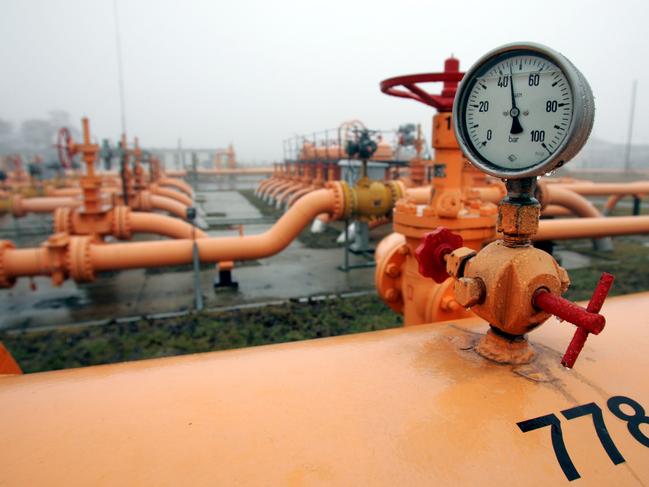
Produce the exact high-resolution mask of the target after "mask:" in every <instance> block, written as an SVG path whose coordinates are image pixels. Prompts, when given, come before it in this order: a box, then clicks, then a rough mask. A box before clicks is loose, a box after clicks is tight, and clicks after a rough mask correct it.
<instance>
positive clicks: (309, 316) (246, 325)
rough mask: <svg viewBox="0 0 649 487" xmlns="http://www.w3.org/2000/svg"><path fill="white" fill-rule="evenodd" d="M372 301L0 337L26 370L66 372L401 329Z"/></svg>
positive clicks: (369, 298)
mask: <svg viewBox="0 0 649 487" xmlns="http://www.w3.org/2000/svg"><path fill="white" fill-rule="evenodd" d="M401 324H402V319H401V316H399V315H397V314H395V313H394V312H392V311H391V310H390V309H389V308H388V307H387V306H386V305H385V304H384V303H383V302H382V301H381V300H380V299H379V297H378V296H376V295H368V296H361V297H353V298H336V299H328V300H324V301H312V302H307V303H298V302H289V303H287V304H284V305H277V306H266V307H263V308H257V309H242V310H235V311H227V312H214V313H200V314H196V315H190V316H186V317H182V318H170V319H164V320H148V319H142V320H140V321H138V322H133V323H124V324H118V323H112V324H109V325H105V326H89V327H83V328H71V327H70V328H61V329H57V330H51V331H22V332H11V333H9V332H0V341H2V342H4V344H5V345H6V346H7V348H8V349H9V350H10V351H11V353H12V354H13V356H14V357H15V358H16V360H17V361H18V363H19V364H20V366H21V367H22V369H23V371H25V372H40V371H45V370H56V369H67V368H72V367H84V366H88V365H98V364H108V363H114V362H123V361H126V360H140V359H147V358H154V357H165V356H172V355H182V354H187V353H197V352H209V351H213V350H226V349H231V348H240V347H248V346H256V345H265V344H269V343H281V342H290V341H296V340H306V339H310V338H321V337H328V336H335V335H344V334H348V333H358V332H364V331H372V330H381V329H385V328H394V327H397V326H401Z"/></svg>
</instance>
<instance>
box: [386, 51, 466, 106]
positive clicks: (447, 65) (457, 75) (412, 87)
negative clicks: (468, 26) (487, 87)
mask: <svg viewBox="0 0 649 487" xmlns="http://www.w3.org/2000/svg"><path fill="white" fill-rule="evenodd" d="M459 69H460V62H459V61H458V60H457V59H455V58H449V59H447V60H446V61H445V62H444V71H443V72H442V73H426V74H410V75H405V76H396V77H394V78H388V79H385V80H383V81H381V85H380V87H381V91H382V92H383V93H385V94H386V95H391V96H398V97H399V98H410V99H411V100H416V101H418V102H421V103H423V104H425V105H429V106H431V107H433V108H436V109H437V110H438V111H440V112H450V111H451V110H453V100H454V99H455V92H456V91H457V84H458V82H459V81H461V80H462V77H463V76H464V73H461V72H460V71H459ZM434 82H443V83H444V87H443V89H442V93H441V95H433V94H431V93H428V92H427V91H425V90H423V89H422V88H420V87H419V86H417V83H434ZM399 86H402V87H404V88H406V90H408V91H405V90H400V89H397V87H399Z"/></svg>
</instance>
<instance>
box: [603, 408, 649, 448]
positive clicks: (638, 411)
mask: <svg viewBox="0 0 649 487" xmlns="http://www.w3.org/2000/svg"><path fill="white" fill-rule="evenodd" d="M622 404H626V405H627V406H629V407H630V408H631V409H633V413H634V414H626V413H625V412H624V411H622V408H621V407H620V406H621V405H622ZM606 405H607V406H608V408H609V409H610V410H611V412H612V413H613V414H614V415H615V416H617V417H618V418H620V419H621V420H622V421H626V422H627V425H626V426H627V428H628V429H629V433H631V436H633V437H634V438H635V439H636V441H637V442H638V443H642V444H643V445H644V446H646V447H647V448H649V437H647V435H645V434H644V433H643V432H642V431H640V425H641V424H646V425H649V418H648V417H647V413H646V412H645V410H644V408H643V407H642V406H641V405H640V404H638V403H637V402H636V401H634V400H633V399H631V398H630V397H625V396H614V397H612V398H610V399H609V400H608V401H607V402H606Z"/></svg>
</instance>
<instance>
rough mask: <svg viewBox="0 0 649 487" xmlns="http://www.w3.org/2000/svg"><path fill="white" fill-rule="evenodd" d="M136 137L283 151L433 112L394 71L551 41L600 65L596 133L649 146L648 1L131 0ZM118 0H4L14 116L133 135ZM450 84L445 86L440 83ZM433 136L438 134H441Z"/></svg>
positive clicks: (579, 61)
mask: <svg viewBox="0 0 649 487" xmlns="http://www.w3.org/2000/svg"><path fill="white" fill-rule="evenodd" d="M118 9H119V22H120V30H121V35H122V49H123V60H124V77H125V86H126V120H127V122H126V123H127V131H128V133H129V135H131V136H133V135H138V136H139V137H140V140H141V141H142V145H144V146H157V147H161V146H162V147H174V146H175V145H176V142H177V139H178V138H179V137H182V140H183V145H185V146H195V147H198V146H200V147H221V146H224V145H226V144H227V143H229V142H233V143H234V144H235V148H236V150H237V152H238V154H239V157H240V159H242V160H247V161H252V160H257V161H268V160H272V159H276V158H280V157H281V155H282V140H283V139H284V138H286V137H288V136H290V135H293V134H296V133H307V132H312V131H316V130H321V129H325V128H332V127H336V126H337V125H338V124H339V123H340V122H342V121H343V120H346V119H350V118H359V119H361V120H363V121H364V122H365V123H366V124H367V125H368V126H370V127H373V128H384V129H390V128H396V127H397V126H398V125H399V124H401V123H405V122H415V123H422V124H423V125H424V127H425V130H426V133H427V134H429V131H430V120H431V116H432V115H433V110H432V109H430V108H428V107H426V106H424V105H420V104H418V103H416V102H413V101H409V100H402V99H398V98H392V97H388V96H386V95H384V94H382V93H381V92H380V91H379V88H378V85H379V82H380V81H381V80H382V79H384V78H387V77H391V76H396V75H401V74H410V73H421V72H431V71H440V70H441V69H442V66H443V61H444V59H445V58H446V57H448V56H449V55H450V54H451V53H452V54H454V55H455V56H456V57H458V58H459V59H460V61H461V68H462V69H463V70H464V69H466V68H468V67H469V66H470V65H471V64H472V63H473V62H474V61H475V60H476V59H477V58H478V57H479V56H480V55H482V54H484V53H485V52H486V51H488V50H490V49H491V48H494V47H496V46H498V45H501V44H504V43H508V42H514V41H526V40H527V41H534V42H539V43H542V44H546V45H548V46H550V47H552V48H554V49H556V50H558V51H560V52H562V53H563V54H564V55H566V56H567V57H568V58H569V59H571V60H572V61H573V63H574V64H575V65H576V66H577V67H578V68H579V69H580V70H581V71H582V72H583V73H584V74H585V76H586V77H587V78H588V80H589V81H590V83H591V86H592V88H593V92H594V94H595V97H596V106H597V112H596V117H595V128H594V132H593V134H594V136H596V137H598V138H602V139H606V140H609V141H613V142H624V141H625V140H626V134H627V128H628V118H629V104H630V93H631V82H632V79H634V78H635V79H637V80H638V83H639V84H638V99H637V109H636V125H635V130H634V142H637V143H649V117H648V116H647V113H648V109H649V56H647V48H648V47H649V41H648V39H649V27H648V25H647V21H648V20H649V16H648V14H649V2H647V1H646V0H644V1H626V0H617V1H611V0H606V1H594V0H590V1H573V0H560V1H555V0H537V1H533V2H532V1H523V0H518V1H488V0H478V1H464V0H444V1H424V0H393V1H390V2H388V1H382V0H381V1H377V0H373V1H371V2H370V1H367V2H365V1H363V2H361V1H353V0H346V1H338V0H335V1H326V2H324V1H322V2H321V1H308V0H298V1H284V0H259V1H253V0H228V1H219V0H211V1H209V0H205V1H198V0H182V1H181V0H169V1H163V0H129V1H126V0H118ZM114 29H115V25H114V20H113V0H1V1H0V65H1V66H2V76H0V118H5V119H8V120H11V121H13V122H16V123H18V122H20V121H22V120H25V119H28V118H40V117H46V116H47V112H48V111H49V110H52V109H63V110H66V111H68V112H69V113H70V114H71V116H72V117H73V119H74V120H75V121H76V120H77V119H79V118H80V117H81V116H82V115H87V116H89V117H90V119H91V124H92V131H93V134H94V135H95V136H97V137H99V138H103V137H110V138H115V137H117V136H118V134H119V133H120V111H119V92H118V82H117V56H116V48H115V30H114ZM435 89H439V88H437V87H435ZM428 138H429V137H428Z"/></svg>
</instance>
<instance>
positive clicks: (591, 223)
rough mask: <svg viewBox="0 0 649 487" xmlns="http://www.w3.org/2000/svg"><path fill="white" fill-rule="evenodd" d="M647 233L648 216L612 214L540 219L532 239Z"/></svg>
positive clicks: (648, 225) (648, 227)
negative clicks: (537, 229)
mask: <svg viewBox="0 0 649 487" xmlns="http://www.w3.org/2000/svg"><path fill="white" fill-rule="evenodd" d="M641 233H649V216H612V217H600V218H566V219H561V220H542V221H541V222H540V223H539V231H538V232H537V233H536V235H534V236H533V237H532V239H533V240H562V239H570V238H598V237H614V236H618V235H635V234H641Z"/></svg>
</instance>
